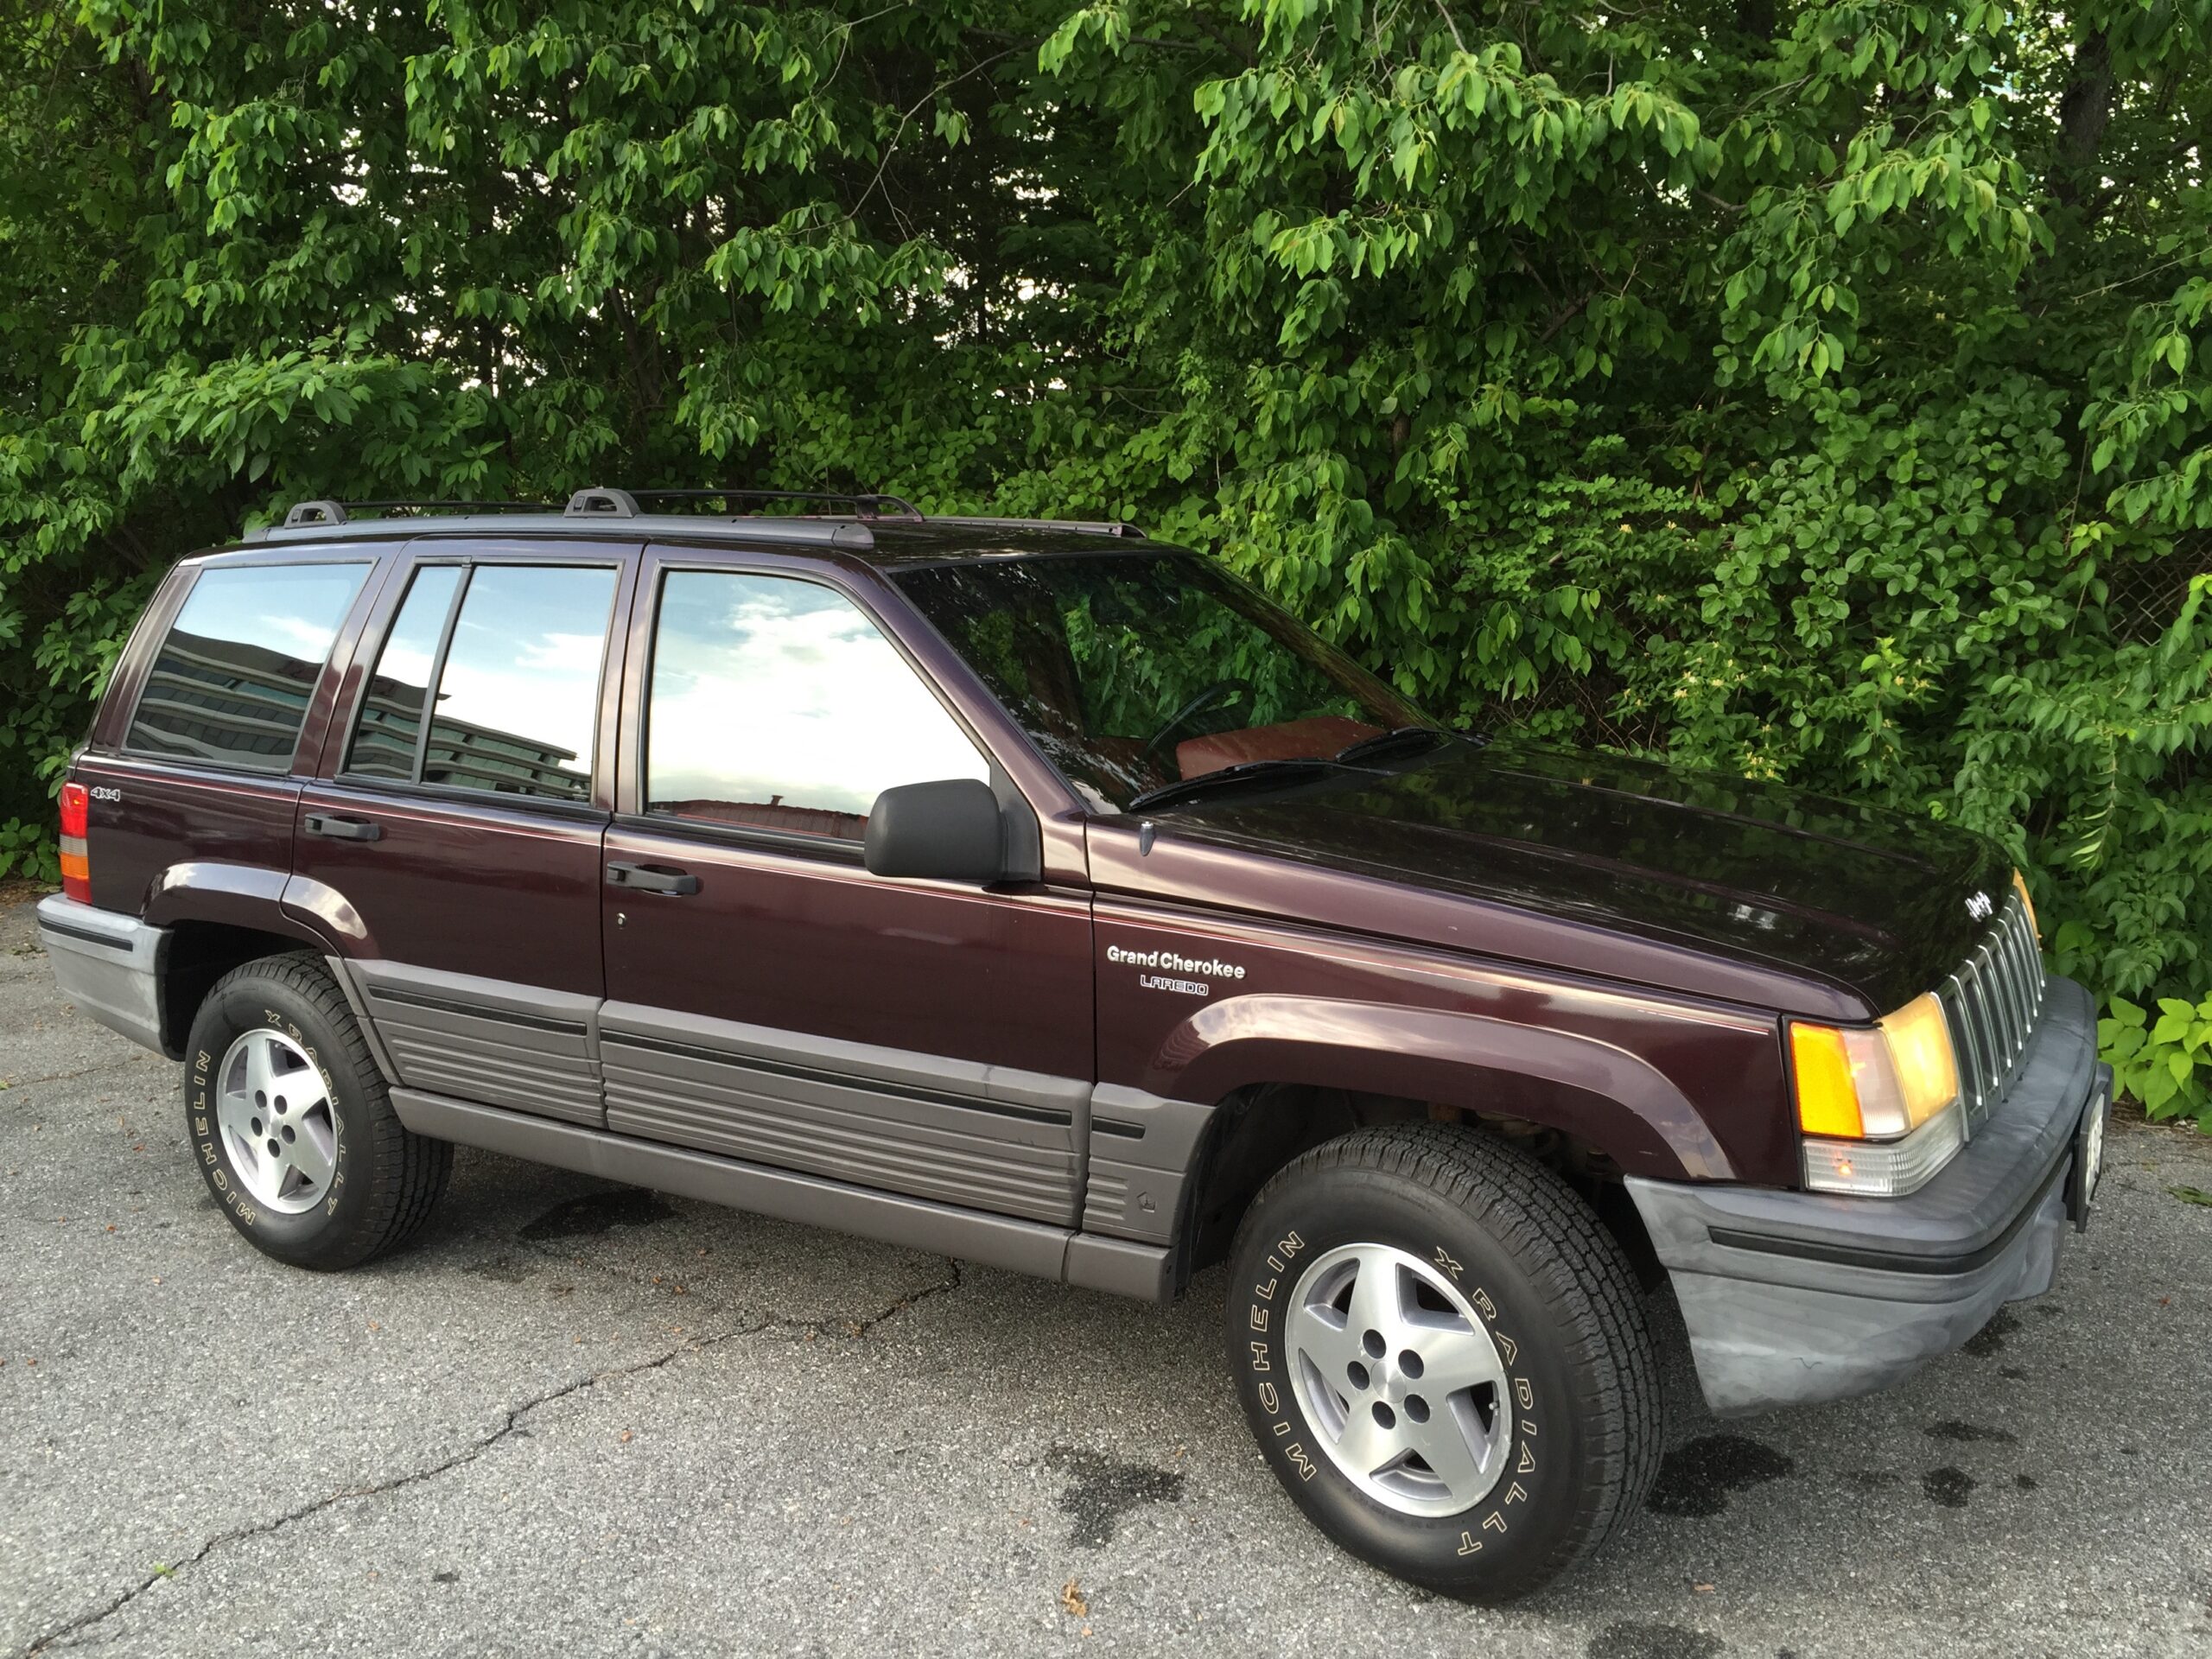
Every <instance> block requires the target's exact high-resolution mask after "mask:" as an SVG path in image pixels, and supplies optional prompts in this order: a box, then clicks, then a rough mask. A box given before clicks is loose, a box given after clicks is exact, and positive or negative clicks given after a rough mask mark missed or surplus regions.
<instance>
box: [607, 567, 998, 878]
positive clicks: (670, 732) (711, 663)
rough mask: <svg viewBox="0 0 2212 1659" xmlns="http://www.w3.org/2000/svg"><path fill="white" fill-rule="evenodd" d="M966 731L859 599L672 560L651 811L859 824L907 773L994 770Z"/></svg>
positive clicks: (815, 824) (649, 789)
mask: <svg viewBox="0 0 2212 1659" xmlns="http://www.w3.org/2000/svg"><path fill="white" fill-rule="evenodd" d="M989 775H990V769H989V767H988V765H987V764H986V762H985V761H984V760H983V757H982V754H981V753H978V752H977V750H976V746H975V745H974V744H973V743H972V742H970V741H969V738H968V735H967V734H966V733H964V732H963V731H962V730H961V729H960V728H959V726H958V725H957V724H956V723H955V721H953V718H952V716H951V715H949V714H947V713H946V712H945V710H944V706H943V705H942V704H941V703H939V702H938V700H937V698H936V697H935V696H932V695H931V692H930V690H929V688H928V687H927V686H925V685H924V684H923V683H922V682H921V681H920V680H919V679H918V677H916V676H915V673H914V671H913V670H912V668H910V667H908V666H907V664H906V658H903V657H901V656H900V655H899V652H898V651H897V649H896V648H895V647H894V646H893V645H892V644H891V642H890V641H889V640H887V639H885V638H884V637H883V635H882V634H881V633H880V632H878V631H877V629H876V626H875V625H874V623H872V622H870V621H869V620H868V618H867V616H866V615H865V614H863V613H861V610H860V609H859V607H856V606H855V605H854V604H853V603H852V602H851V601H849V600H847V599H845V598H843V597H842V596H840V595H839V594H836V593H833V592H832V591H830V590H829V588H824V587H822V586H820V585H819V584H817V583H815V582H795V581H792V580H791V579H789V578H787V577H782V576H753V575H738V574H735V573H728V574H725V573H722V572H719V571H693V570H681V571H675V572H671V574H670V575H669V577H668V579H667V581H666V582H664V584H663V586H662V589H661V606H660V617H659V620H658V624H657V625H656V627H655V632H654V635H653V673H652V704H651V707H650V709H649V711H648V714H647V726H646V740H645V798H646V802H647V810H651V811H654V812H666V813H671V814H674V815H676V816H677V817H692V818H707V819H713V820H715V821H718V822H721V823H742V824H750V825H753V826H755V827H758V828H761V829H784V830H793V831H797V832H798V833H801V834H805V835H817V836H839V837H843V838H847V839H858V837H859V836H860V835H861V832H862V830H863V829H866V828H867V824H868V812H869V810H871V809H872V808H873V807H874V804H875V798H876V796H877V795H878V794H879V793H880V791H884V790H886V789H889V788H891V787H892V786H893V785H897V784H918V783H927V782H930V781H931V780H933V779H940V778H983V779H987V778H988V777H989Z"/></svg>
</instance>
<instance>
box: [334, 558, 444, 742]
mask: <svg viewBox="0 0 2212 1659" xmlns="http://www.w3.org/2000/svg"><path fill="white" fill-rule="evenodd" d="M460 588H461V569H460V568H459V567H458V566H456V565H449V564H448V565H425V566H424V567H423V569H420V570H417V571H416V573H415V580H414V581H413V582H411V583H410V585H409V587H408V589H407V603H406V604H405V605H404V606H402V607H400V612H399V620H397V622H395V623H393V624H392V628H391V633H390V634H388V635H387V636H385V642H384V649H383V650H382V651H381V652H378V653H377V668H376V672H375V673H374V674H372V675H371V676H370V677H369V687H368V693H367V696H366V697H365V700H364V701H363V702H362V704H361V717H360V719H359V721H356V722H355V723H354V727H353V745H352V747H349V748H348V749H347V750H346V771H348V772H354V773H359V774H365V775H367V776H369V777H372V778H407V779H412V778H413V777H414V776H415V751H416V747H417V746H418V745H419V743H420V741H421V740H422V734H423V699H424V698H425V697H426V696H428V695H429V686H430V675H431V674H432V672H433V671H435V667H436V658H437V654H438V641H439V640H440V639H443V638H444V637H445V631H446V618H447V617H448V615H449V614H450V613H452V610H453V599H454V594H456V593H457V592H459V591H460Z"/></svg>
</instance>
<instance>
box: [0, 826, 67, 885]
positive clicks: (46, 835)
mask: <svg viewBox="0 0 2212 1659" xmlns="http://www.w3.org/2000/svg"><path fill="white" fill-rule="evenodd" d="M7 876H16V877H19V878H21V879H22V880H29V881H39V882H43V883H45V884H46V885H48V886H49V887H51V886H53V885H54V884H55V883H57V882H59V881H60V880H61V855H60V849H59V847H58V846H57V844H56V843H55V842H54V836H53V835H52V834H51V833H50V832H49V830H48V827H47V826H46V825H45V824H44V823H36V822H34V823H25V822H24V821H23V820H22V819H21V818H10V819H9V820H8V821H7V822H6V823H0V878H4V877H7Z"/></svg>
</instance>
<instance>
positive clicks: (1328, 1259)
mask: <svg viewBox="0 0 2212 1659" xmlns="http://www.w3.org/2000/svg"><path fill="white" fill-rule="evenodd" d="M1283 1342H1284V1345H1285V1346H1286V1347H1287V1349H1288V1351H1289V1355H1290V1370H1291V1384H1292V1387H1293V1389H1294V1390H1295V1391H1296V1393H1297V1395H1298V1403H1299V1405H1300V1407H1301V1408H1304V1410H1305V1413H1306V1421H1308V1422H1310V1423H1312V1424H1313V1427H1314V1429H1315V1431H1316V1433H1317V1435H1318V1437H1319V1440H1320V1442H1321V1446H1322V1449H1323V1450H1324V1451H1325V1452H1327V1453H1328V1455H1329V1459H1330V1461H1331V1462H1332V1463H1334V1464H1335V1465H1337V1467H1338V1468H1339V1469H1341V1470H1342V1471H1344V1473H1345V1474H1346V1475H1347V1476H1348V1477H1350V1478H1351V1481H1352V1483H1353V1484H1355V1485H1357V1487H1359V1488H1360V1490H1361V1491H1364V1492H1365V1493H1366V1494H1367V1495H1368V1496H1369V1497H1372V1498H1375V1499H1376V1501H1377V1502H1379V1503H1385V1504H1388V1505H1389V1507H1390V1508H1391V1509H1394V1510H1398V1511H1399V1512H1400V1513H1402V1514H1405V1515H1419V1516H1445V1515H1457V1514H1459V1512H1460V1511H1461V1510H1465V1509H1467V1508H1469V1507H1471V1505H1473V1504H1476V1503H1480V1502H1481V1501H1482V1499H1483V1498H1484V1497H1486V1496H1487V1495H1488V1494H1489V1492H1490V1490H1491V1487H1493V1486H1495V1485H1496V1484H1497V1478H1498V1476H1499V1475H1500V1474H1502V1473H1503V1471H1504V1469H1505V1457H1506V1452H1507V1451H1508V1450H1509V1449H1510V1444H1511V1441H1512V1439H1513V1417H1512V1413H1511V1412H1510V1411H1509V1410H1507V1409H1506V1398H1505V1388H1506V1382H1505V1367H1504V1366H1503V1364H1501V1363H1499V1361H1498V1357H1497V1344H1495V1343H1493V1342H1492V1341H1491V1336H1490V1332H1488V1331H1487V1330H1486V1329H1484V1325H1483V1322H1482V1320H1481V1319H1478V1318H1477V1317H1476V1314H1475V1310H1474V1309H1473V1308H1472V1307H1471V1306H1469V1304H1468V1302H1467V1299H1466V1298H1465V1297H1464V1296H1462V1295H1461V1294H1459V1290H1458V1288H1457V1287H1455V1286H1453V1285H1452V1282H1451V1281H1449V1280H1448V1279H1446V1278H1445V1277H1444V1275H1443V1274H1440V1273H1439V1272H1437V1270H1436V1269H1435V1268H1432V1267H1431V1266H1429V1265H1428V1263H1427V1262H1423V1261H1422V1260H1421V1258H1420V1257H1418V1256H1415V1255H1408V1254H1407V1253H1406V1252H1405V1251H1403V1250H1400V1249H1392V1248H1391V1247H1390V1246H1389V1245H1388V1244H1344V1245H1340V1246H1338V1248H1337V1249H1333V1250H1331V1251H1328V1252H1327V1253H1326V1254H1325V1255H1320V1256H1318V1257H1316V1258H1315V1260H1314V1261H1313V1265H1312V1266H1310V1267H1308V1268H1306V1271H1305V1273H1304V1274H1301V1275H1300V1278H1299V1281H1298V1285H1297V1288H1296V1289H1295V1290H1294V1291H1293V1292H1292V1294H1291V1302H1290V1307H1289V1310H1288V1315H1287V1319H1286V1321H1285V1324H1284V1327H1283Z"/></svg>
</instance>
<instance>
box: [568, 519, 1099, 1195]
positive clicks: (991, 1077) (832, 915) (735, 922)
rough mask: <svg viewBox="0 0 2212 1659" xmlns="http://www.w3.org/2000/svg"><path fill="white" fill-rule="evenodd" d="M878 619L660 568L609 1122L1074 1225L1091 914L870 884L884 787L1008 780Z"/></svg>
mask: <svg viewBox="0 0 2212 1659" xmlns="http://www.w3.org/2000/svg"><path fill="white" fill-rule="evenodd" d="M878 603H879V601H877V600H876V599H875V597H874V595H873V594H870V593H869V591H868V588H867V587H866V586H865V584H855V585H847V584H846V583H844V582H842V581H841V580H840V579H839V577H838V575H837V573H836V572H834V571H826V570H823V569H819V568H807V567H802V566H798V565H796V564H794V563H788V562H779V561H777V560H775V559H774V558H773V556H763V558H762V560H761V561H760V563H758V564H756V565H753V566H752V567H751V568H740V567H737V566H734V565H732V564H730V563H715V562H708V561H698V560H693V559H690V557H689V556H686V555H684V554H683V553H682V552H681V551H680V550H669V551H658V550H656V551H654V552H652V553H650V554H649V555H648V556H647V559H646V563H645V571H644V574H643V575H642V577H641V586H640V589H639V603H638V605H637V606H636V607H635V611H634V618H633V622H632V639H631V647H630V655H631V658H632V660H631V663H630V666H629V668H628V671H627V675H626V684H625V708H626V709H627V710H630V711H632V713H633V715H634V724H632V723H631V719H630V717H629V716H626V723H625V741H624V763H623V777H622V794H621V798H620V804H621V806H622V808H623V810H622V811H621V813H620V815H619V816H618V817H617V819H616V821H615V823H614V824H613V827H612V828H611V829H609V830H608V832H607V870H608V872H609V874H610V876H611V877H612V879H613V884H610V885H609V886H607V887H606V888H605V889H604V894H603V896H604V904H605V910H606V925H605V930H604V934H603V937H604V938H605V939H606V948H607V997H608V1001H607V1005H606V1007H605V1008H604V1009H603V1010H602V1011H601V1063H602V1065H603V1067H604V1071H605V1079H606V1092H607V1126H608V1127H609V1128H613V1129H616V1130H620V1131H622V1132H624V1133H626V1134H631V1135H640V1136H644V1137H647V1138H650V1139H652V1140H658V1141H669V1142H673V1143H676V1144H680V1145H684V1146H691V1147H702V1148H705V1149H709V1150H712V1151H715V1152H721V1153H725V1154H731V1155H734V1156H736V1157H740V1158H744V1159H747V1160H752V1161H754V1162H759V1163H765V1164H772V1165H776V1166H782V1167H785V1168H791V1169H798V1170H804V1171H806V1172H809V1173H815V1174H819V1175H823V1176H827V1177H829V1178H832V1179H839V1180H844V1181H849V1182H853V1183H855V1184H858V1185H866V1186H869V1187H874V1188H879V1189H883V1190H887V1191H891V1192H902V1193H908V1194H912V1195H914V1196H917V1197H922V1198H931V1199H936V1200H938V1201H941V1202H945V1203H950V1204H957V1205H964V1206H969V1207H973V1208H976V1209H982V1210H989V1211H998V1212H1001V1213H1005V1214H1011V1215H1018V1216H1022V1217H1029V1218H1032V1219H1035V1220H1040V1221H1047V1222H1052V1223H1056V1224H1063V1225H1065V1224H1073V1222H1074V1221H1075V1219H1076V1217H1077V1208H1078V1192H1079V1183H1080V1172H1081V1159H1080V1149H1081V1147H1082V1146H1083V1144H1084V1137H1085V1136H1086V1135H1087V1132H1088V1127H1089V1098H1090V1081H1091V1076H1092V1070H1091V1067H1092V1033H1091V970H1090V907H1089V901H1088V896H1087V895H1086V894H1084V893H1077V892H1071V891H1068V890H1065V889H1058V888H1054V887H1048V886H1046V885H1045V884H1043V883H1032V884H1027V885H1025V886H1022V887H1001V888H995V889H985V888H982V887H963V886H960V885H957V884H954V883H950V882H928V881H893V880H880V879H878V878H877V877H874V876H872V875H870V874H868V871H867V870H866V869H865V868H862V865H861V835H862V832H863V830H864V829H865V826H866V823H867V815H868V811H869V810H870V808H871V806H872V805H873V804H874V799H875V796H876V794H877V792H878V791H881V790H883V789H887V788H889V787H891V786H892V785H898V784H907V783H920V782H925V781H929V780H932V779H942V778H956V777H965V778H979V779H992V778H993V777H994V770H995V769H994V766H993V764H992V760H991V758H990V756H989V755H988V753H986V751H985V749H984V747H983V746H982V742H981V741H980V740H979V739H978V737H977V736H976V731H975V728H973V727H972V726H971V724H970V723H969V721H968V720H967V719H966V718H965V717H964V716H963V714H962V712H961V711H960V710H959V709H958V708H957V706H956V705H955V704H954V703H953V702H951V700H950V698H949V697H948V696H946V695H945V694H944V692H943V690H941V689H940V688H938V686H936V685H935V684H934V683H931V681H930V679H929V678H928V677H926V676H925V675H924V674H923V673H922V672H921V671H920V670H919V669H918V666H917V665H916V664H915V662H914V661H913V660H912V658H911V656H910V655H909V653H908V652H907V651H906V649H905V648H904V647H903V646H902V645H901V643H900V641H899V639H898V638H897V636H896V634H895V633H894V632H893V629H892V627H891V626H888V625H887V622H886V620H885V619H884V617H883V616H882V615H881V614H880V612H879V611H878V610H877V609H876V608H875V607H876V606H877V604H878ZM995 781H996V782H997V783H998V784H999V785H1000V786H1001V788H1006V787H1010V785H1008V784H1007V780H1006V779H1004V777H1003V776H1002V775H1001V776H999V777H997V778H996V779H995Z"/></svg>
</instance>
